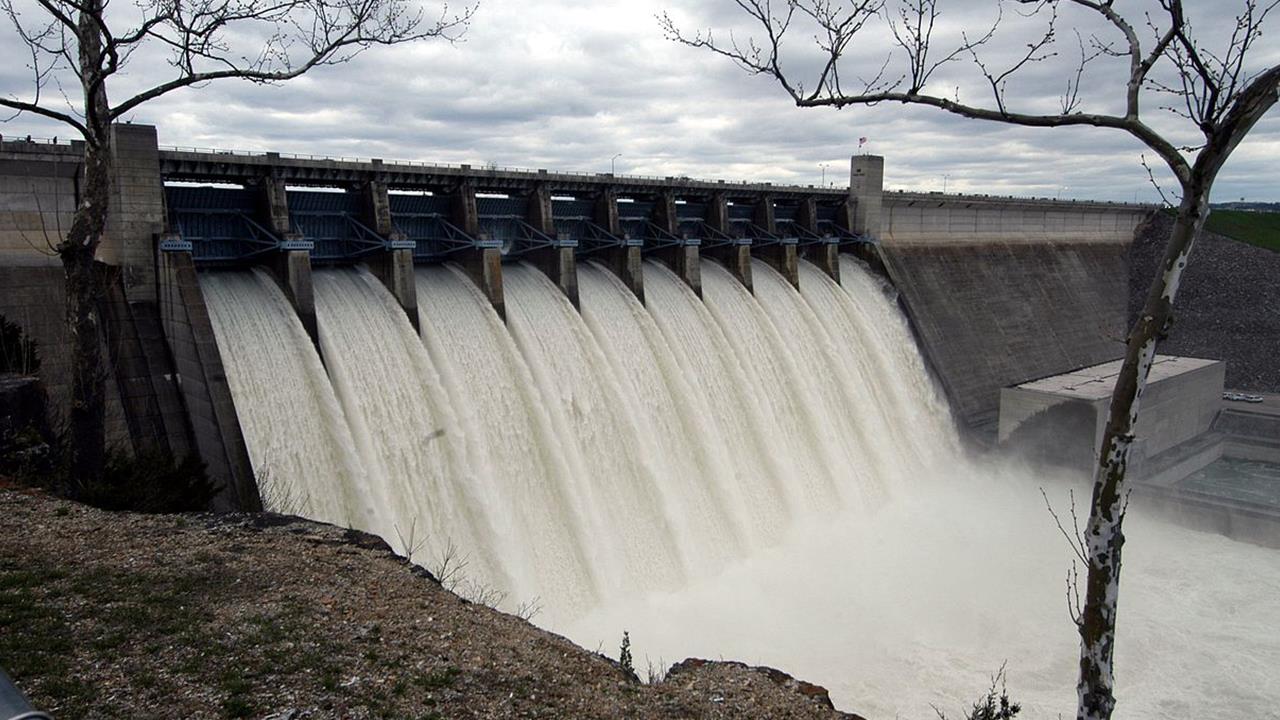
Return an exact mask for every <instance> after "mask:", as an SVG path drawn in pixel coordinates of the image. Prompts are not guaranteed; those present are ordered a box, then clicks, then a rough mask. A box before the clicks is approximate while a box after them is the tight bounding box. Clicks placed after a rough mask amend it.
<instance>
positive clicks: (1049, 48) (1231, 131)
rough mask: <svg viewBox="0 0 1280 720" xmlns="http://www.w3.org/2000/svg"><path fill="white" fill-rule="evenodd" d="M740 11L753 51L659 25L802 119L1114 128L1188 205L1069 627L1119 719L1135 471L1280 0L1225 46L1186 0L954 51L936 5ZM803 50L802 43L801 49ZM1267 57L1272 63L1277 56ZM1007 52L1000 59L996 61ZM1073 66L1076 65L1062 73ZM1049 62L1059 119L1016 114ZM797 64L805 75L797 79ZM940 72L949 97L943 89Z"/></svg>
mask: <svg viewBox="0 0 1280 720" xmlns="http://www.w3.org/2000/svg"><path fill="white" fill-rule="evenodd" d="M733 2H734V3H735V4H736V5H737V7H738V8H739V9H740V10H741V12H742V13H744V14H745V16H746V18H745V19H746V20H747V21H748V22H749V24H750V25H751V26H752V27H753V28H754V29H753V30H752V33H753V35H752V36H751V37H750V38H742V39H739V38H738V37H736V36H734V35H733V34H729V35H728V36H727V39H725V40H721V39H720V38H719V37H717V36H716V35H714V34H713V33H712V32H711V31H704V32H698V33H695V34H692V35H691V34H687V33H685V32H684V31H682V30H681V29H680V28H679V27H678V26H677V24H676V23H675V22H674V21H672V19H671V18H670V17H668V16H667V15H665V14H664V15H662V16H661V17H660V18H659V20H660V22H661V23H662V25H663V27H664V29H665V30H666V33H667V35H668V37H669V38H670V39H672V40H674V41H676V42H680V43H683V44H685V45H689V46H693V47H697V48H703V49H706V50H709V51H711V52H714V53H718V54H720V55H722V56H724V57H726V58H728V59H730V60H732V61H734V62H735V63H737V64H738V65H739V66H740V67H742V68H743V69H744V70H746V71H747V72H749V73H752V74H758V75H765V76H769V77H771V78H773V79H774V80H776V81H777V82H778V84H780V85H781V86H782V88H783V90H785V91H786V93H787V94H788V95H790V96H791V98H792V100H794V101H795V103H796V104H797V105H799V106H801V107H824V106H825V107H835V108H843V107H847V106H850V105H875V104H877V103H882V102H900V103H907V104H912V105H926V106H931V107H934V108H937V109H939V110H943V111H946V112H949V113H953V114H956V115H960V116H963V117H966V118H973V119H978V120H989V121H994V122H1000V123H1007V124H1010V125H1023V126H1030V127H1069V126H1088V127H1096V128H1109V129H1112V130H1116V131H1119V132H1122V133H1126V134H1128V135H1129V136H1131V137H1133V138H1135V139H1137V140H1138V142H1140V143H1142V145H1144V146H1145V147H1146V148H1148V149H1149V150H1150V151H1151V152H1153V153H1154V154H1155V155H1156V156H1158V157H1159V158H1160V159H1161V160H1162V161H1163V162H1164V163H1165V165H1167V166H1168V168H1169V171H1170V172H1171V173H1172V176H1173V178H1174V179H1175V181H1176V183H1177V186H1178V189H1179V194H1180V197H1179V198H1177V199H1176V200H1175V202H1176V215H1175V220H1174V224H1173V229H1172V231H1171V233H1170V236H1169V240H1168V244H1167V246H1166V249H1165V253H1164V258H1163V273H1161V274H1160V275H1159V276H1158V277H1157V278H1156V279H1155V280H1154V281H1153V283H1152V285H1151V288H1150V291H1149V292H1148V294H1147V298H1146V302H1145V304H1144V306H1143V309H1142V312H1141V314H1140V315H1139V317H1138V318H1137V320H1136V322H1135V324H1134V326H1133V327H1132V328H1131V329H1130V331H1129V335H1128V338H1127V341H1126V350H1125V357H1124V362H1123V365H1122V367H1121V370H1120V374H1119V377H1118V378H1117V381H1116V386H1115V390H1114V392H1113V394H1112V396H1111V405H1110V415H1109V418H1108V421H1107V426H1106V432H1105V434H1104V436H1103V441H1102V447H1101V452H1100V457H1099V461H1098V467H1097V470H1096V475H1095V482H1094V487H1093V499H1092V504H1091V507H1090V512H1089V520H1088V522H1087V525H1086V527H1085V531H1084V537H1083V538H1081V539H1080V546H1081V547H1080V554H1081V557H1082V559H1083V560H1084V561H1085V564H1086V566H1087V577H1086V581H1085V582H1086V589H1085V601H1084V605H1083V608H1081V609H1080V611H1079V612H1078V613H1077V614H1076V615H1075V617H1074V618H1073V619H1074V620H1075V623H1076V625H1077V627H1078V629H1079V633H1080V677H1079V683H1078V691H1079V708H1078V717H1079V718H1081V719H1082V720H1083V719H1085V718H1090V719H1092V718H1109V717H1110V716H1111V712H1112V710H1113V708H1114V707H1115V695H1114V692H1113V690H1114V676H1113V672H1112V657H1113V650H1114V647H1115V625H1116V606H1117V598H1118V593H1119V582H1120V556H1121V549H1122V547H1123V544H1124V534H1123V533H1122V530H1121V525H1122V522H1123V519H1124V514H1125V508H1126V501H1127V491H1126V489H1125V470H1126V465H1127V462H1128V458H1129V451H1130V446H1131V444H1132V443H1133V439H1134V435H1133V428H1134V423H1135V421H1136V420H1137V417H1138V406H1139V399H1140V398H1141V396H1142V391H1143V389H1144V388H1145V386H1146V383H1147V376H1148V374H1149V371H1150V369H1151V363H1152V360H1153V358H1154V356H1155V351H1156V343H1157V342H1158V341H1159V340H1161V339H1162V338H1163V337H1164V336H1165V333H1166V332H1167V331H1168V328H1169V324H1170V322H1171V320H1172V310H1173V302H1174V298H1175V297H1176V296H1177V293H1178V284H1179V280H1180V279H1181V276H1182V272H1183V269H1184V268H1185V267H1186V265H1187V258H1188V256H1189V255H1190V253H1191V248H1192V246H1193V244H1194V242H1195V239H1196V237H1197V236H1198V235H1199V234H1200V232H1201V230H1202V229H1203V227H1204V223H1205V220H1206V218H1207V217H1208V214H1209V194H1210V191H1211V189H1212V188H1213V183H1214V180H1215V179H1216V178H1217V176H1218V172H1219V170H1221V168H1222V166H1223V164H1224V163H1225V162H1226V161H1227V159H1228V158H1229V157H1231V154H1232V152H1233V151H1234V150H1235V148H1236V146H1237V145H1238V144H1239V143H1240V141H1241V140H1243V139H1244V138H1245V136H1246V135H1247V134H1248V133H1249V131H1250V130H1251V129H1252V128H1253V126H1254V124H1255V123H1257V122H1258V120H1259V119H1260V118H1261V117H1262V116H1263V115H1264V114H1265V113H1266V112H1267V111H1268V110H1269V109H1270V108H1271V106H1272V105H1274V104H1275V103H1276V100H1277V91H1278V87H1277V86H1278V84H1280V65H1278V66H1267V65H1265V64H1263V65H1262V66H1260V67H1259V66H1258V65H1259V63H1258V62H1257V58H1258V56H1260V55H1262V53H1258V52H1253V53H1251V51H1253V50H1256V49H1257V48H1258V43H1259V41H1260V40H1261V38H1262V31H1261V28H1262V22H1263V20H1264V19H1265V18H1266V16H1267V15H1268V13H1269V12H1270V11H1271V10H1273V9H1274V8H1275V7H1276V5H1277V4H1278V3H1277V0H1243V1H1242V2H1241V3H1240V4H1239V5H1238V6H1237V7H1239V8H1240V10H1239V14H1238V15H1236V16H1235V21H1234V23H1232V24H1231V25H1230V27H1229V29H1228V31H1227V32H1226V33H1225V35H1226V37H1224V38H1222V39H1221V42H1219V43H1217V45H1216V46H1215V47H1208V46H1206V44H1205V43H1204V42H1203V39H1202V38H1198V37H1197V36H1196V34H1194V33H1193V31H1192V27H1191V22H1190V21H1189V20H1188V18H1187V15H1186V13H1185V12H1184V10H1183V5H1182V2H1181V0H1156V2H1155V3H1151V4H1149V8H1147V6H1144V7H1143V8H1131V9H1128V10H1122V9H1120V6H1123V5H1126V3H1123V2H1121V1H1120V0H1014V1H1013V2H1012V3H1010V5H1011V6H1012V9H1013V10H1014V11H1015V12H1017V14H1018V17H1017V18H1016V20H1017V21H1019V22H1022V21H1024V20H1027V19H1028V18H1030V19H1031V20H1034V21H1037V22H1038V23H1039V26H1038V30H1037V32H1036V35H1035V36H1034V37H1033V38H1032V39H1031V41H1030V42H1028V41H1027V37H1026V36H1025V35H1024V36H1021V37H1010V38H1006V37H1005V35H1004V34H1002V33H1001V24H1002V20H1008V16H1007V15H1006V14H1005V12H1004V9H1003V6H1002V4H1001V3H1000V2H999V0H993V2H992V7H993V8H995V12H994V14H995V20H994V21H993V23H992V24H991V25H990V26H989V27H988V26H984V27H983V28H982V29H980V30H979V31H977V32H969V31H962V32H960V33H959V37H958V38H956V39H954V40H950V41H947V40H942V39H940V38H938V37H935V29H936V28H938V27H940V24H939V23H938V22H937V21H938V19H939V17H940V12H939V8H938V4H937V2H936V0H848V1H845V2H841V1H840V0H778V1H777V2H772V1H771V0H733ZM1211 6H1212V8H1211V11H1212V12H1213V13H1215V15H1219V16H1222V15H1225V10H1224V8H1222V7H1220V5H1219V4H1217V3H1213V4H1211ZM1144 8H1146V9H1144ZM1060 12H1063V13H1067V12H1070V13H1071V14H1072V16H1073V17H1072V18H1071V24H1072V26H1073V27H1077V28H1079V27H1085V28H1087V27H1090V26H1096V27H1097V32H1096V33H1090V34H1088V35H1087V36H1086V34H1084V33H1081V32H1079V31H1078V30H1077V32H1076V33H1074V41H1075V42H1074V43H1072V44H1073V45H1074V46H1075V47H1073V48H1071V50H1070V52H1069V53H1064V54H1061V55H1060V54H1059V51H1058V47H1059V46H1060V44H1061V43H1060V33H1059V30H1058V25H1059V23H1060V19H1059V13H1060ZM877 37H879V38H887V39H888V41H889V48H888V50H887V52H886V55H885V60H884V61H883V64H881V63H880V62H876V63H873V64H871V65H870V72H867V71H866V69H865V68H858V67H849V65H850V64H851V63H850V58H849V57H848V56H849V55H851V54H852V52H851V48H853V47H854V43H855V40H861V39H863V38H865V39H866V40H867V41H868V44H874V43H875V38H877ZM791 40H798V41H799V42H800V43H801V46H800V49H799V51H798V52H797V51H796V49H795V48H794V47H792V45H791V44H790V42H789V41H791ZM857 47H858V49H861V47H862V46H861V45H860V44H859V45H858V46H857ZM1271 50H1272V52H1270V53H1269V56H1270V60H1271V61H1272V62H1274V58H1275V54H1274V47H1272V48H1271ZM996 51H999V52H998V53H997V52H996ZM995 54H999V55H1001V57H998V58H996V59H992V58H991V55H995ZM1068 57H1069V58H1070V62H1069V63H1067V64H1066V67H1065V68H1061V67H1059V65H1060V63H1063V62H1064V61H1065V60H1066V59H1067V58H1068ZM1264 59H1266V58H1264ZM1051 60H1052V62H1049V61H1051ZM1251 61H1252V62H1251ZM954 63H962V64H964V66H965V67H967V68H968V71H969V73H970V74H969V77H970V78H971V79H972V81H973V84H974V85H976V87H977V89H976V90H973V89H972V88H970V90H973V94H974V96H975V97H977V98H979V99H978V100H977V101H969V100H966V99H963V98H964V96H963V95H962V88H959V87H957V86H956V85H955V84H954V81H955V78H954V76H953V74H952V73H951V71H952V70H955V69H956V68H953V67H950V66H952V65H953V64H954ZM1045 63H1048V67H1055V68H1059V69H1060V70H1061V75H1060V76H1059V78H1058V82H1059V83H1060V84H1059V85H1058V87H1062V88H1063V89H1064V91H1063V93H1062V95H1061V98H1060V103H1059V105H1058V107H1057V109H1056V110H1057V111H1056V112H1049V113H1042V112H1037V111H1035V110H1029V111H1021V110H1018V109H1015V107H1014V105H1015V104H1016V98H1012V97H1010V93H1009V89H1010V87H1011V83H1013V82H1014V81H1015V79H1017V78H1019V77H1020V76H1023V75H1026V74H1028V73H1027V71H1028V69H1029V68H1032V67H1035V66H1038V65H1042V64H1045ZM794 67H799V68H801V70H799V71H794V72H793V70H794ZM944 67H945V68H947V71H946V72H944V73H941V74H945V75H948V77H947V79H946V82H947V83H948V84H947V86H946V87H945V89H943V88H941V87H939V86H941V85H942V82H940V81H939V80H937V79H935V76H937V75H939V74H940V73H939V71H940V70H942V69H943V68H944ZM1095 67H1096V68H1100V69H1101V70H1102V72H1106V73H1110V75H1107V76H1106V77H1110V78H1121V77H1123V78H1124V79H1125V82H1124V84H1123V86H1121V85H1118V84H1116V85H1115V87H1116V88H1117V91H1116V93H1115V96H1114V97H1106V98H1101V99H1094V98H1086V94H1087V93H1086V92H1085V91H1086V89H1087V88H1088V87H1089V85H1090V84H1094V85H1100V86H1103V87H1105V86H1107V83H1105V82H1103V83H1098V82H1096V80H1095V81H1093V82H1087V81H1086V77H1087V76H1088V77H1097V74H1096V73H1097V72H1098V70H1097V69H1095ZM1023 99H1024V101H1025V100H1027V99H1028V98H1023ZM1087 99H1088V100H1091V101H1093V102H1097V104H1098V106H1099V107H1100V108H1103V109H1102V110H1099V111H1086V107H1090V108H1092V107H1093V105H1092V104H1091V103H1090V102H1086V100H1087ZM1153 110H1154V111H1155V112H1154V113H1153V112H1152V111H1153ZM1152 115H1155V117H1157V118H1158V120H1155V121H1153V117H1152ZM1144 164H1145V159H1144ZM1148 172H1149V173H1150V172H1151V170H1150V168H1148ZM1152 179H1153V182H1154V175H1152ZM1157 188H1159V186H1158V185H1157ZM1162 194H1163V191H1162Z"/></svg>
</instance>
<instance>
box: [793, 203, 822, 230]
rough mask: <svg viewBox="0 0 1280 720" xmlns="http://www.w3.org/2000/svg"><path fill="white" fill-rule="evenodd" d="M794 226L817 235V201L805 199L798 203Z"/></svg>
mask: <svg viewBox="0 0 1280 720" xmlns="http://www.w3.org/2000/svg"><path fill="white" fill-rule="evenodd" d="M796 225H799V226H800V227H801V228H803V229H804V230H808V231H809V232H811V233H813V234H814V235H817V234H818V199H817V198H813V197H807V198H805V199H803V200H801V201H800V203H799V205H798V206H797V208H796Z"/></svg>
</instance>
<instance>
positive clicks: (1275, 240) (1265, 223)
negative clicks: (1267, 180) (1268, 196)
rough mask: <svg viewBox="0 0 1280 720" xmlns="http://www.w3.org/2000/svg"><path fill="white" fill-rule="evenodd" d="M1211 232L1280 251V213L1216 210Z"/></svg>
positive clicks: (1210, 216)
mask: <svg viewBox="0 0 1280 720" xmlns="http://www.w3.org/2000/svg"><path fill="white" fill-rule="evenodd" d="M1207 229H1208V230H1209V232H1213V233H1217V234H1219V235H1226V236H1227V237H1230V238H1235V239H1236V240H1239V241H1241V242H1247V243H1249V244H1250V245H1257V246H1258V247H1264V248H1267V249H1268V250H1275V251H1276V252H1280V213H1272V212H1249V211H1246V210H1214V211H1213V212H1211V213H1209V224H1208V228H1207Z"/></svg>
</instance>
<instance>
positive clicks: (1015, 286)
mask: <svg viewBox="0 0 1280 720" xmlns="http://www.w3.org/2000/svg"><path fill="white" fill-rule="evenodd" d="M881 253H882V256H883V259H884V263H885V266H886V269H887V271H888V273H889V275H890V277H891V278H892V280H893V282H894V284H895V285H896V286H897V287H898V290H899V292H901V293H902V301H903V304H904V306H905V308H906V310H907V313H908V315H910V317H911V320H912V323H913V325H914V326H915V329H916V333H917V336H918V338H919V340H920V343H921V347H922V350H923V351H924V353H925V355H926V357H927V358H928V359H929V361H930V364H931V365H932V367H933V369H934V371H935V372H936V373H937V375H938V378H939V380H940V381H941V383H942V385H943V387H944V388H945V389H946V391H947V394H948V396H949V397H950V399H951V401H952V404H953V408H954V410H955V412H956V414H957V415H958V416H959V417H960V419H961V420H962V421H963V422H965V423H966V424H968V425H970V426H980V427H990V426H992V425H993V423H994V422H995V420H996V416H997V413H998V409H999V403H1000V388H1003V387H1008V386H1010V385H1016V384H1018V383H1021V382H1025V381H1027V380H1032V379H1035V378H1038V377H1044V376H1048V375H1055V374H1058V373H1061V372H1065V371H1067V370H1072V369H1075V368H1079V367H1084V366H1087V365H1093V364H1096V363H1100V362H1103V361H1106V360H1110V359H1113V358H1115V357H1117V356H1119V355H1121V354H1123V352H1124V344H1123V338H1124V336H1125V331H1126V325H1125V321H1126V318H1125V298H1126V294H1127V290H1126V287H1127V278H1128V267H1127V264H1126V261H1125V246H1124V245H1123V244H1120V243H1049V242H1045V243H1034V244H1033V243H1025V242H1009V241H1005V240H1003V239H1000V240H990V241H987V242H984V243H971V242H945V243H935V244H927V243H923V242H914V243H911V244H906V245H894V244H891V243H885V244H884V245H883V246H882V248H881Z"/></svg>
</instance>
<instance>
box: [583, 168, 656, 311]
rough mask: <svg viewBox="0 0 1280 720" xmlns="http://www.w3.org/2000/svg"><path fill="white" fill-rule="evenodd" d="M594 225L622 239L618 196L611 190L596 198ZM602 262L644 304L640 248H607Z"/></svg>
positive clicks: (642, 266) (607, 189)
mask: <svg viewBox="0 0 1280 720" xmlns="http://www.w3.org/2000/svg"><path fill="white" fill-rule="evenodd" d="M595 223H596V225H599V226H600V227H602V228H604V229H605V230H607V231H608V232H609V234H610V235H612V236H614V237H623V232H622V222H621V221H620V220H619V219H618V195H617V193H615V192H614V191H613V188H605V189H604V190H602V191H601V192H600V193H599V194H598V195H597V196H596V202H595ZM604 262H605V265H607V266H608V267H609V269H610V270H611V271H612V272H613V274H615V275H617V276H618V277H619V278H621V279H622V282H623V284H624V285H626V286H627V288H628V289H630V290H631V292H632V293H633V294H634V295H635V296H636V299H637V300H639V301H640V303H641V304H644V257H643V255H642V253H641V248H640V246H639V245H627V246H625V247H615V248H609V249H608V250H605V251H604Z"/></svg>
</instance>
